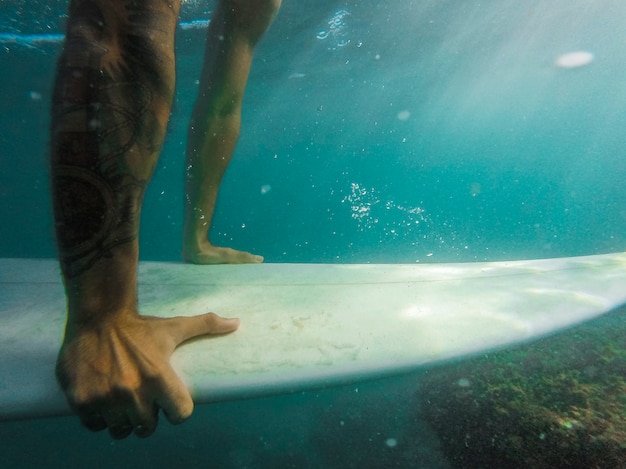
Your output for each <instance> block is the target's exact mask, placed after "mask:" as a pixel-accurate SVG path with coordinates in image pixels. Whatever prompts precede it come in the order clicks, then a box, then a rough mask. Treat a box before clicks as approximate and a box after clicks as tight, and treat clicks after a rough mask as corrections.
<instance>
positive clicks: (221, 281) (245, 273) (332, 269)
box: [0, 253, 626, 421]
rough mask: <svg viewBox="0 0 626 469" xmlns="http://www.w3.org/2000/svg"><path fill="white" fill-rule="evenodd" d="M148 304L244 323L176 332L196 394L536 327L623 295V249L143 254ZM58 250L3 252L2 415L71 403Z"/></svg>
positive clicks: (178, 359) (508, 337) (485, 341)
mask: <svg viewBox="0 0 626 469" xmlns="http://www.w3.org/2000/svg"><path fill="white" fill-rule="evenodd" d="M139 279H140V280H139V282H140V285H139V301H140V310H141V311H142V312H143V313H145V314H151V315H157V316H164V317H166V316H178V315H194V314H200V313H204V312H207V311H214V312H216V313H219V314H220V315H223V316H226V317H239V318H241V321H242V322H241V326H240V328H239V330H238V331H237V332H235V333H233V334H230V335H226V336H222V337H219V338H213V339H207V340H198V341H193V342H191V343H188V344H185V345H183V346H181V347H180V348H179V349H178V350H177V351H176V352H175V353H174V356H173V358H172V363H173V365H174V367H175V369H176V370H177V371H178V372H179V374H180V375H181V377H182V378H183V379H184V380H185V382H186V383H187V384H188V385H189V387H190V389H191V391H192V395H193V396H194V399H195V400H196V403H201V402H209V401H217V400H225V399H236V398H245V397H254V396H258V395H262V394H269V393H279V392H289V391H292V390H296V389H301V388H306V387H313V386H322V385H327V384H333V383H338V382H348V381H352V380H359V379H365V378H372V377H376V376H382V375H385V374H390V373H395V372H399V371H402V370H403V369H411V368H417V367H420V366H425V365H429V364H434V363H437V362H441V361H445V360H450V359H454V358H458V357H462V356H465V355H470V354H476V353H479V352H484V351H488V350H492V349H496V348H500V347H503V346H506V345H510V344H515V343H518V342H522V341H526V340H530V339H533V338H538V337H541V336H543V335H545V334H548V333H551V332H554V331H556V330H559V329H561V328H565V327H568V326H571V325H574V324H578V323H580V322H582V321H585V320H587V319H590V318H593V317H595V316H598V315H601V314H603V313H606V312H608V311H611V310H613V309H615V308H616V307H617V306H619V305H621V304H622V303H624V302H626V254H624V253H615V254H606V255H596V256H585V257H572V258H559V259H543V260H524V261H510V262H489V263H462V264H416V265H404V264H372V265H370V264H367V265H362V264H361V265H356V264H259V265H221V266H196V265H189V264H176V263H159V262H142V263H141V264H140V267H139ZM64 319H65V297H64V293H63V287H62V283H61V278H60V274H59V268H58V264H57V262H56V261H55V260H42V259H0V421H1V420H8V419H16V418H31V417H41V416H47V415H60V414H66V413H69V408H68V406H67V404H66V402H65V399H64V397H63V395H62V393H61V392H60V390H59V388H58V386H57V385H56V382H55V379H54V372H53V370H54V363H55V360H56V354H57V351H58V348H59V346H60V343H61V339H62V335H63V327H64Z"/></svg>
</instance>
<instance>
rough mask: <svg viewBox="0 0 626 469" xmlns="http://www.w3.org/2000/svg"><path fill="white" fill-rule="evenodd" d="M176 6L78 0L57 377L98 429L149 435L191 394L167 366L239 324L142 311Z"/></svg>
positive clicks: (62, 86)
mask: <svg viewBox="0 0 626 469" xmlns="http://www.w3.org/2000/svg"><path fill="white" fill-rule="evenodd" d="M179 6H180V2H179V1H174V0H142V1H135V0H72V1H71V4H70V9H69V16H68V23H67V35H66V41H65V45H64V51H63V54H62V55H61V57H60V59H59V64H58V69H57V78H56V83H55V90H54V97H53V106H52V114H53V115H52V129H51V134H52V135H51V179H52V197H53V203H54V212H55V227H56V232H57V244H58V248H59V259H60V262H61V268H62V273H63V279H64V282H65V289H66V294H67V309H68V312H67V313H68V314H67V324H66V330H65V338H64V341H63V345H62V348H61V351H60V352H59V358H58V362H57V377H58V379H59V382H60V384H61V386H62V388H63V390H64V392H65V393H66V396H67V398H68V402H69V404H70V406H71V407H72V408H73V410H74V411H75V412H76V413H77V414H78V415H79V416H80V418H81V420H82V422H83V424H84V425H85V426H87V427H88V428H90V429H92V430H100V429H103V428H105V427H109V431H110V432H111V435H112V436H113V437H116V438H123V437H125V436H127V435H129V434H130V433H131V432H132V431H135V433H136V434H137V435H139V436H147V435H149V434H151V433H152V432H153V431H154V429H155V428H156V424H157V415H158V410H159V408H163V410H164V411H165V412H166V414H167V416H168V417H169V418H170V420H172V421H174V422H179V421H182V420H183V419H185V418H186V417H188V416H189V414H190V413H191V411H192V409H193V403H192V401H191V397H190V395H189V393H188V391H187V389H186V387H185V386H184V384H183V383H182V381H180V379H179V378H178V377H177V376H176V374H175V373H174V371H173V370H172V368H171V366H170V365H169V357H170V355H171V353H172V352H173V350H174V348H175V347H176V346H177V345H178V344H179V343H181V342H183V341H185V340H187V339H188V338H190V337H194V336H196V335H201V334H207V333H224V332H229V331H232V330H234V329H236V328H237V325H238V321H237V320H233V321H228V320H225V319H222V318H219V317H217V316H215V315H213V314H206V315H201V316H195V317H187V318H171V319H159V318H151V317H148V316H140V315H139V314H138V310H137V263H138V251H139V246H138V239H137V238H138V231H139V216H140V210H141V203H142V199H143V195H144V191H145V188H146V185H147V183H148V180H149V179H150V177H151V175H152V171H153V169H154V166H155V164H156V161H157V157H158V154H159V151H160V149H161V145H162V142H163V138H164V135H165V128H166V125H167V121H168V118H169V113H170V107H171V102H172V96H173V93H174V70H175V67H174V32H175V28H176V22H177V18H178V9H179Z"/></svg>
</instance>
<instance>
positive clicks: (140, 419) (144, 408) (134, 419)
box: [128, 403, 159, 438]
mask: <svg viewBox="0 0 626 469" xmlns="http://www.w3.org/2000/svg"><path fill="white" fill-rule="evenodd" d="M128 418H129V420H130V423H131V425H132V426H133V431H134V432H135V435H137V436H138V437H139V438H146V437H148V436H150V435H152V434H153V433H154V431H155V430H156V428H157V423H158V420H159V408H158V407H157V405H156V404H144V403H138V404H137V406H136V408H135V409H133V410H131V411H129V412H128Z"/></svg>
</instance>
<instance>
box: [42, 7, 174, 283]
mask: <svg viewBox="0 0 626 469" xmlns="http://www.w3.org/2000/svg"><path fill="white" fill-rule="evenodd" d="M97 3H98V2H90V1H88V0H87V1H80V0H78V1H76V0H75V1H74V2H73V4H72V6H71V8H72V7H74V8H76V9H81V14H78V15H75V17H76V18H78V20H76V21H75V22H74V23H73V24H69V25H68V33H67V38H66V43H65V48H64V53H63V55H62V56H61V58H60V60H59V64H58V70H57V76H58V79H57V83H56V86H55V90H54V96H53V106H52V109H53V113H52V129H51V134H52V136H51V153H52V158H51V177H52V190H53V195H54V197H53V199H54V211H55V228H56V232H57V244H58V247H59V259H60V262H61V267H62V270H63V272H64V274H65V275H66V276H67V277H68V278H71V277H74V276H76V275H79V274H81V273H83V272H85V271H86V270H88V269H89V268H91V267H92V266H93V265H94V264H95V263H96V262H97V261H98V260H100V259H101V258H103V257H110V256H112V252H111V251H112V249H113V248H114V247H116V246H118V245H121V244H123V243H128V242H132V241H134V240H136V239H137V236H138V229H139V227H138V224H139V211H140V207H141V201H142V197H143V193H144V191H145V187H146V184H147V182H148V180H149V178H150V175H151V173H152V170H153V168H154V165H155V163H156V158H157V155H158V151H159V149H160V146H161V143H162V140H163V134H164V131H165V128H164V123H163V122H161V121H159V119H158V118H157V117H155V116H154V114H155V113H154V112H150V111H152V110H153V109H152V108H153V106H154V104H155V103H154V100H155V93H158V94H159V96H158V97H159V98H160V99H159V100H157V101H158V104H159V105H161V103H168V102H169V103H171V97H169V96H168V95H169V94H171V93H170V92H169V90H164V89H162V88H163V85H161V83H160V74H159V66H160V62H161V61H162V60H163V58H161V57H158V56H157V55H156V52H158V51H154V50H152V49H151V47H150V44H149V42H148V41H147V40H146V39H145V37H146V35H143V36H141V35H138V34H133V31H135V32H137V31H138V30H139V32H141V26H142V25H141V21H146V20H145V18H146V16H147V17H150V13H152V12H146V11H140V12H135V13H134V14H133V12H132V11H130V12H129V11H127V10H128V5H126V6H122V7H120V10H122V11H121V13H120V11H117V12H116V13H117V14H118V16H119V17H121V18H122V19H123V21H120V20H119V18H114V19H113V20H114V21H113V23H115V21H118V22H119V23H121V24H120V25H119V27H120V28H124V31H130V32H126V33H124V34H121V35H113V36H111V37H107V36H106V32H107V31H105V30H104V29H103V27H102V25H103V24H104V22H105V21H109V19H107V18H105V17H104V15H103V13H102V12H101V11H100V9H99V8H98V5H97ZM127 3H128V4H136V3H141V2H127ZM134 17H136V18H140V20H139V23H140V24H139V25H137V24H135V23H133V18H134ZM115 24H117V23H115ZM107 41H112V42H119V41H124V44H121V45H120V44H117V43H115V44H113V47H107ZM120 51H123V53H120ZM166 58H167V57H165V59H166ZM160 88H161V89H160Z"/></svg>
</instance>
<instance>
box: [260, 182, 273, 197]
mask: <svg viewBox="0 0 626 469" xmlns="http://www.w3.org/2000/svg"><path fill="white" fill-rule="evenodd" d="M271 190H272V186H270V185H269V184H263V185H262V186H261V194H263V195H265V194H267V193H268V192H269V191H271Z"/></svg>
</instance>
